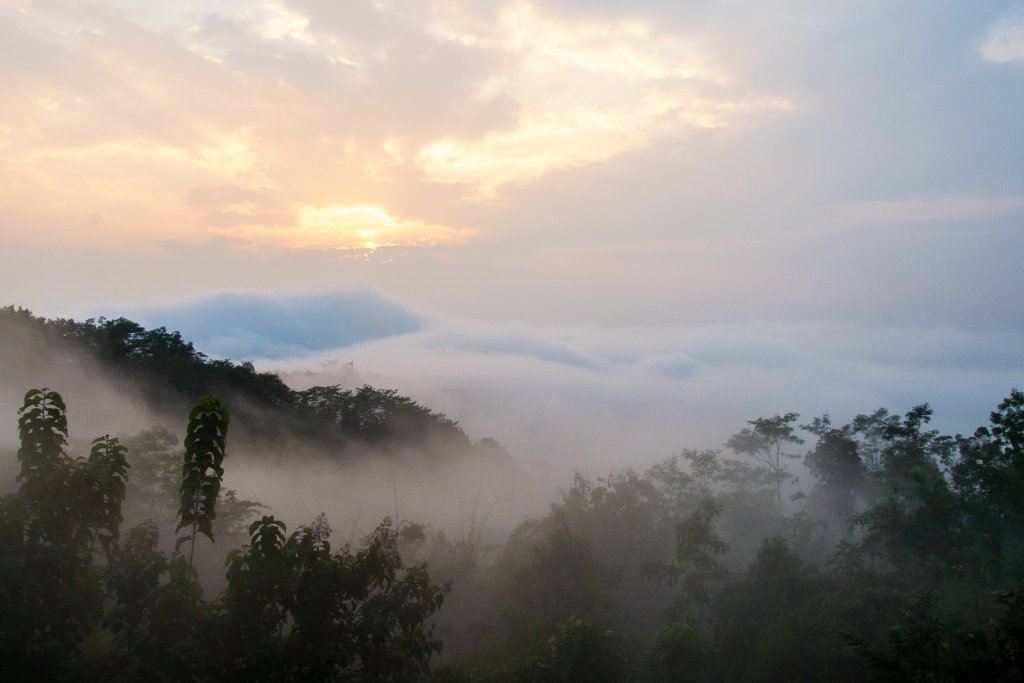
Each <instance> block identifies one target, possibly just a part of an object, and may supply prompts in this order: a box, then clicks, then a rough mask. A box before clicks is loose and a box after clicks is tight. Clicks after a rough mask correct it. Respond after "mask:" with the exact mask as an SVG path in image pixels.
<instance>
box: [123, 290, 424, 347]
mask: <svg viewBox="0 0 1024 683" xmlns="http://www.w3.org/2000/svg"><path fill="white" fill-rule="evenodd" d="M128 317H130V318H133V319H135V320H137V321H138V322H139V323H141V324H143V325H145V326H146V327H160V326H163V327H166V328H168V329H170V330H179V331H180V332H181V333H182V334H183V335H184V337H185V338H186V339H188V340H189V341H192V342H194V343H195V345H196V348H198V349H199V350H201V351H203V352H204V353H206V354H208V355H210V356H214V357H221V358H234V359H238V360H241V359H246V358H252V357H257V356H258V357H261V358H288V357H296V356H303V355H305V354H308V353H311V352H314V351H321V350H323V349H331V348H336V347H339V346H348V345H351V344H358V343H360V342H365V341H368V340H372V339H378V338H381V337H390V336H393V335H398V334H404V333H406V332H413V331H415V330H418V329H420V327H421V324H422V321H421V317H420V316H419V315H418V314H416V313H414V312H413V311H411V310H409V309H408V308H406V307H404V306H402V305H401V304H399V303H397V302H395V301H392V300H391V299H388V298H386V297H385V296H383V295H381V294H379V293H378V292H376V291H374V290H372V289H355V290H350V291H331V292H323V293H310V294H285V295H272V294H256V293H234V292H229V293H222V294H217V295H214V296H211V297H207V298H201V299H196V300H192V301H188V302H185V303H181V304H178V305H174V306H163V307H153V308H144V309H139V310H137V311H135V312H129V314H128Z"/></svg>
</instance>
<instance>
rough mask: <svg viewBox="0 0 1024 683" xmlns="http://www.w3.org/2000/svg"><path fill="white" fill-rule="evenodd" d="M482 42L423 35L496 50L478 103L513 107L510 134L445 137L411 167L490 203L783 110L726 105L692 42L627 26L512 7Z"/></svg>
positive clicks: (724, 81)
mask: <svg viewBox="0 0 1024 683" xmlns="http://www.w3.org/2000/svg"><path fill="white" fill-rule="evenodd" d="M500 16H501V18H500V21H499V22H498V24H497V28H496V29H495V30H494V31H493V32H492V33H480V32H479V31H480V28H479V27H477V28H476V32H474V31H473V30H470V29H469V28H465V27H463V28H461V29H460V28H459V27H457V26H453V27H445V26H434V31H435V32H437V33H438V34H439V35H442V36H445V37H446V38H447V39H450V40H455V41H458V42H460V43H462V44H466V45H471V46H476V47H483V48H488V49H497V50H500V51H501V52H503V53H504V54H506V55H507V56H509V57H514V60H511V63H512V64H513V66H512V67H510V68H509V69H508V70H507V72H506V73H504V74H492V75H491V76H490V77H489V78H488V79H486V80H485V81H484V82H483V83H482V85H481V88H480V91H479V93H480V96H488V95H491V94H493V93H495V92H499V91H501V90H504V91H506V92H508V93H509V94H511V96H513V97H514V98H515V99H516V100H517V101H518V102H520V103H521V105H522V112H521V115H520V117H519V119H518V121H517V125H516V126H515V127H514V128H512V129H510V130H502V131H496V132H492V133H490V134H488V135H486V136H485V137H484V138H483V139H482V140H473V141H462V140H459V139H458V138H457V137H455V136H449V137H446V138H443V139H440V140H437V141H435V142H433V143H431V144H428V145H426V146H424V147H422V148H421V149H420V150H419V152H418V153H417V154H416V156H415V162H416V165H417V167H418V168H419V169H420V170H421V171H422V172H423V173H424V174H425V176H426V177H427V178H428V179H430V180H434V181H439V182H446V183H459V184H465V185H469V186H472V187H473V188H474V193H475V194H479V195H484V196H492V195H494V194H496V193H497V192H498V191H499V189H500V187H501V186H502V185H504V184H506V183H524V182H530V181H534V180H537V179H538V178H540V177H542V176H543V175H544V174H545V173H546V172H548V171H550V170H553V169H562V168H569V167H575V166H583V165H586V164H590V163H595V162H601V161H606V160H608V159H611V158H614V157H616V156H618V155H620V154H623V153H626V152H629V151H632V150H635V149H638V148H641V147H644V146H646V145H648V144H651V143H653V142H654V141H656V140H658V139H663V138H666V137H668V138H671V137H680V136H685V135H686V134H687V133H688V132H690V131H692V130H693V129H694V128H721V127H725V126H728V125H730V124H732V123H734V122H736V121H737V120H738V119H739V117H740V116H741V115H749V114H753V113H757V112H761V111H786V110H790V109H792V108H793V104H792V103H791V102H789V101H787V100H786V99H784V98H781V97H765V96H755V97H750V96H729V95H722V94H716V95H712V94H708V92H710V91H714V92H715V93H721V92H723V89H724V92H728V88H727V86H728V83H729V78H728V77H727V76H726V74H725V73H724V72H723V70H722V69H721V68H719V67H717V66H715V65H714V64H713V57H712V55H711V54H710V53H709V52H708V51H707V50H706V49H705V48H703V47H702V45H701V43H700V41H699V40H697V39H696V38H694V37H693V36H686V35H678V34H673V33H671V32H668V33H659V32H658V31H656V30H655V29H654V28H653V27H652V26H651V25H650V24H649V23H646V22H639V21H626V22H621V21H620V22H612V21H603V22H602V21H589V22H575V23H571V24H570V23H568V22H566V21H564V20H560V19H557V18H555V17H553V16H546V15H545V14H543V13H542V12H541V10H540V9H539V8H538V7H536V6H535V5H533V4H531V3H528V2H515V3H511V4H510V5H508V6H507V7H506V8H505V10H504V11H503V12H502V13H501V15H500Z"/></svg>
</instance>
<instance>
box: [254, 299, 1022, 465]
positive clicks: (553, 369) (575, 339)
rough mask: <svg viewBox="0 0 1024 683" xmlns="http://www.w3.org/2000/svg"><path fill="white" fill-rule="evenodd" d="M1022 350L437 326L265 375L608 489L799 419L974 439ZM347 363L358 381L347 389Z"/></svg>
mask: <svg viewBox="0 0 1024 683" xmlns="http://www.w3.org/2000/svg"><path fill="white" fill-rule="evenodd" d="M1022 342H1024V334H1022V333H1021V332H1015V331H1014V332H991V333H979V332H968V331H962V330H956V329H949V328H938V329H870V328H864V327H856V326H850V325H842V324H834V323H801V324H776V323H765V322H751V323H731V324H720V325H708V326H702V327H693V328H689V327H669V328H660V329H655V328H619V329H608V328H600V327H573V328H537V327H529V326H522V325H520V326H514V325H480V324H469V323H464V322H458V321H451V320H444V319H433V320H431V321H430V322H429V323H427V324H425V325H424V328H423V329H421V330H419V331H417V332H413V333H409V334H405V335H402V336H396V337H390V338H381V339H375V340H371V341H366V342H363V343H360V344H355V345H349V346H344V347H339V348H336V349H330V350H326V351H323V352H320V353H317V354H314V355H313V356H309V357H305V358H302V359H290V360H282V359H281V357H282V356H283V355H284V354H283V353H280V354H277V356H276V357H275V358H273V359H266V360H261V361H258V362H257V365H258V367H260V368H261V369H267V370H271V369H273V370H282V371H284V374H285V378H286V381H289V382H292V383H294V384H297V385H301V386H308V385H311V384H315V383H338V382H340V383H343V384H349V385H355V384H358V383H361V382H368V383H371V384H374V385H375V386H380V387H388V388H396V389H398V390H399V391H400V392H402V393H405V394H408V395H411V396H412V397H413V398H415V399H416V400H418V401H420V402H421V403H423V404H425V405H427V406H429V407H431V408H433V409H435V410H440V411H442V412H445V413H446V414H448V415H449V416H450V417H452V418H454V419H457V420H459V421H460V422H461V424H462V425H463V426H464V428H465V429H466V430H467V431H468V432H469V433H470V435H471V436H473V437H474V438H480V437H483V436H492V437H494V438H496V439H498V440H499V441H501V442H502V443H503V444H505V445H506V446H508V447H509V449H510V450H511V451H512V453H513V455H515V456H516V457H517V459H519V460H520V461H521V462H523V463H524V464H529V463H543V464H544V466H546V467H551V466H554V467H559V468H562V467H564V468H565V469H566V470H569V469H572V468H581V469H584V470H586V471H590V472H596V473H600V472H602V471H605V470H606V469H607V468H610V467H627V466H634V467H639V468H643V467H645V466H646V465H648V464H650V463H652V462H654V461H657V460H659V459H662V458H664V457H667V456H669V455H671V454H672V453H675V452H677V451H678V450H679V449H680V448H683V447H717V446H719V445H720V444H721V443H722V442H723V441H724V440H726V439H727V438H728V436H729V435H730V434H732V433H734V432H735V431H737V430H739V429H740V428H741V427H743V426H744V425H745V422H746V421H747V420H750V419H753V418H756V417H760V416H770V415H773V414H775V413H782V412H788V411H797V412H800V413H801V415H802V417H803V419H805V420H807V421H809V420H810V419H811V418H813V417H815V416H817V415H821V414H823V413H829V414H831V415H832V416H833V418H834V420H835V421H837V422H845V421H847V420H849V419H851V418H852V417H853V416H854V415H856V414H857V413H862V412H870V411H873V410H874V409H876V408H878V407H886V408H888V409H890V410H893V411H896V412H904V411H906V410H908V409H910V408H911V407H913V406H915V405H918V404H920V403H926V402H927V403H929V404H931V405H932V407H933V408H934V410H935V420H934V423H933V424H934V426H935V427H937V428H939V429H941V430H943V431H946V432H950V433H956V432H962V433H969V432H971V431H973V430H974V428H975V427H977V426H979V425H982V424H985V423H986V422H987V420H988V414H989V412H990V411H991V410H992V409H993V408H994V407H995V406H996V404H997V403H998V402H999V401H1000V400H1001V399H1002V398H1003V397H1005V396H1006V395H1007V393H1008V392H1009V390H1010V389H1011V387H1013V386H1021V385H1024V381H1022V380H1024V351H1022V349H1024V343H1022ZM338 361H340V362H341V363H339V362H338ZM348 362H352V363H353V370H354V371H350V372H347V373H339V372H338V368H339V367H342V366H343V365H344V364H345V363H348ZM300 388H301V387H300Z"/></svg>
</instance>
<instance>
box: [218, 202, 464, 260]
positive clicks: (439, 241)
mask: <svg viewBox="0 0 1024 683" xmlns="http://www.w3.org/2000/svg"><path fill="white" fill-rule="evenodd" d="M295 215H296V225H295V227H290V228H274V227H268V226H249V227H243V228H242V230H241V231H239V230H232V234H233V235H236V236H242V237H246V238H249V239H251V240H252V241H254V242H258V243H263V244H272V245H275V246H278V247H283V248H287V249H339V250H368V251H373V250H375V249H379V248H381V247H425V246H438V245H444V244H461V243H463V242H464V241H465V240H466V239H467V238H468V237H469V236H470V235H472V234H473V231H472V230H467V229H458V228H452V227H448V226H444V225H437V224H430V223H424V222H421V221H415V220H402V219H400V218H398V217H396V216H393V215H392V214H390V213H388V211H387V210H385V209H384V208H383V207H381V206H377V205H373V204H357V205H353V206H347V205H341V204H330V205H328V206H314V205H304V206H301V207H299V208H298V210H297V211H296V214H295Z"/></svg>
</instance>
